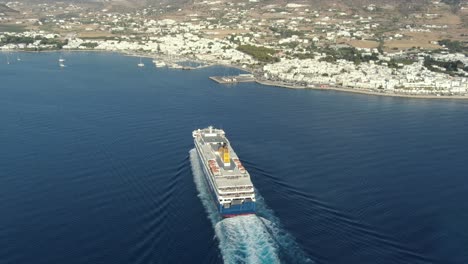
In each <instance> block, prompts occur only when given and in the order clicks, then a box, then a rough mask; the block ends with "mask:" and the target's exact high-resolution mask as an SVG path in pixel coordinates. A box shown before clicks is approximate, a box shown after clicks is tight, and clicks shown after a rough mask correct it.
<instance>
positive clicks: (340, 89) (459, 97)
mask: <svg viewBox="0 0 468 264" xmlns="http://www.w3.org/2000/svg"><path fill="white" fill-rule="evenodd" d="M255 82H256V83H258V84H262V85H266V86H275V87H280V88H288V89H304V90H321V91H338V92H344V93H357V94H365V95H375V96H389V97H400V98H414V99H457V100H467V99H468V96H463V95H440V96H437V95H417V94H395V93H394V94H390V93H380V92H375V91H370V90H364V89H351V88H343V87H327V88H324V87H304V86H298V85H292V84H287V83H280V82H274V81H260V80H255Z"/></svg>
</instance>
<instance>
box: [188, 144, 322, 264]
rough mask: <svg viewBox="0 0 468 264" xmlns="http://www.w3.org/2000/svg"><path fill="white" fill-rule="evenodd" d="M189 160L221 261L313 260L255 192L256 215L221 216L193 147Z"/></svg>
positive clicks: (284, 261) (285, 261)
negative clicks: (217, 244)
mask: <svg viewBox="0 0 468 264" xmlns="http://www.w3.org/2000/svg"><path fill="white" fill-rule="evenodd" d="M190 161H191V165H192V172H193V177H194V181H195V185H196V187H197V190H198V197H199V198H200V200H201V201H202V203H203V205H204V207H205V210H206V211H207V213H208V217H209V219H210V220H211V223H212V224H213V227H214V229H215V233H216V237H217V238H218V240H219V248H220V250H221V254H222V256H223V260H224V263H229V264H231V263H236V264H237V263H239V264H240V263H313V261H311V260H310V259H309V258H308V257H307V256H306V254H305V253H304V252H303V251H302V250H301V249H300V247H299V246H298V245H297V243H296V242H295V241H294V238H293V237H292V236H291V235H289V234H288V233H287V232H286V231H284V230H282V229H281V227H280V225H279V220H278V219H277V218H276V217H275V216H274V215H273V212H272V211H271V210H270V209H268V208H267V207H266V205H265V203H264V202H263V199H262V197H261V196H260V195H259V194H258V192H257V193H256V197H257V211H258V212H257V215H246V216H237V217H233V218H227V219H223V218H222V217H221V216H220V214H219V213H218V211H217V210H216V207H215V205H214V203H213V201H212V198H211V196H210V193H209V189H208V186H207V183H206V181H205V179H204V178H203V170H202V167H201V163H200V160H199V158H198V155H197V152H196V150H195V149H192V150H191V151H190Z"/></svg>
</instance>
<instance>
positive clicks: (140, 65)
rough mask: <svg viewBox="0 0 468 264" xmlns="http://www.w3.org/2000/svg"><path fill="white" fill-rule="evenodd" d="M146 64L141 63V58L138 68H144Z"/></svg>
mask: <svg viewBox="0 0 468 264" xmlns="http://www.w3.org/2000/svg"><path fill="white" fill-rule="evenodd" d="M144 66H145V64H144V63H143V62H141V57H140V63H138V67H144Z"/></svg>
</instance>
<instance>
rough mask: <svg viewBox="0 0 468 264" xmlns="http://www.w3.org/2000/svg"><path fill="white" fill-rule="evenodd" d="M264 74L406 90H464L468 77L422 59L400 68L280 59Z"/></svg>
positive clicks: (308, 84)
mask: <svg viewBox="0 0 468 264" xmlns="http://www.w3.org/2000/svg"><path fill="white" fill-rule="evenodd" d="M263 72H264V78H266V79H269V80H275V81H281V82H286V83H290V84H294V85H302V86H305V87H314V86H325V85H331V86H335V85H336V86H343V87H348V88H355V89H367V90H380V91H383V92H393V93H405V94H434V95H436V94H465V93H467V92H468V78H466V77H452V76H450V75H448V74H444V73H439V72H433V71H430V70H428V69H427V68H426V67H424V65H423V61H422V60H420V61H418V62H415V63H413V64H410V65H404V66H402V67H401V68H389V67H387V66H384V65H379V64H375V63H373V62H370V63H361V64H359V65H355V64H354V63H353V62H350V61H346V60H338V61H337V62H334V63H330V62H326V61H320V57H317V58H314V59H305V60H299V59H289V60H281V61H280V62H277V63H274V64H268V65H265V66H264V67H263Z"/></svg>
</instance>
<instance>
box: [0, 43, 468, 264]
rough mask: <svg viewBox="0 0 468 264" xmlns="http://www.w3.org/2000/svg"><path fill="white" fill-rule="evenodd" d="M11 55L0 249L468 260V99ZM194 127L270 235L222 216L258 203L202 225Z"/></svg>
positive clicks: (211, 257) (132, 61)
mask: <svg viewBox="0 0 468 264" xmlns="http://www.w3.org/2000/svg"><path fill="white" fill-rule="evenodd" d="M15 57H16V55H13V54H10V59H11V58H15ZM20 57H21V59H22V60H21V61H14V60H12V63H11V64H10V65H7V64H6V63H5V61H6V60H5V56H4V53H0V212H2V213H1V217H0V263H1V264H4V263H15V264H16V263H221V262H223V260H231V259H235V260H233V261H236V262H238V263H242V261H246V260H249V261H252V260H253V259H254V260H258V259H260V260H262V259H268V261H270V260H271V261H274V260H275V258H274V257H273V258H254V257H255V256H257V255H255V254H256V253H255V254H253V253H252V252H253V251H248V249H249V248H248V247H247V248H246V249H244V251H242V250H241V251H239V252H235V248H227V249H226V248H223V249H226V250H220V249H219V245H220V242H219V241H220V240H219V239H215V237H216V236H218V237H219V236H223V234H224V235H225V234H233V235H230V236H227V237H226V239H227V240H226V239H225V240H222V241H224V242H226V241H228V242H229V243H228V244H229V245H232V244H235V243H239V241H246V242H245V243H242V244H249V243H250V244H249V245H253V246H252V247H254V246H255V245H256V244H255V243H256V242H259V243H262V246H264V247H260V245H257V246H258V248H259V250H258V251H257V252H259V253H258V254H259V255H260V256H262V254H264V253H265V251H263V250H262V249H263V248H265V250H267V252H271V254H275V256H278V257H279V258H280V261H282V262H298V261H301V260H304V258H299V259H292V258H289V257H288V256H289V255H291V254H288V252H285V251H288V250H291V252H293V254H296V253H297V252H301V253H300V254H302V252H303V253H304V254H305V255H306V256H307V258H308V259H310V260H312V261H313V262H315V263H468V253H467V252H468V248H467V245H468V228H467V224H466V223H468V203H467V201H468V179H467V175H468V165H467V163H466V161H467V160H468V141H467V140H466V134H467V132H468V122H467V116H468V101H451V100H417V99H405V98H389V97H377V96H367V95H358V94H347V93H340V92H332V91H312V90H288V89H282V88H274V87H267V86H262V85H257V84H239V85H233V86H222V85H218V84H216V83H214V82H212V81H210V80H209V79H208V76H211V75H219V74H231V73H236V72H237V70H234V69H226V68H222V67H211V68H206V69H203V70H196V71H178V70H169V69H159V68H158V69H156V68H154V67H153V66H152V65H151V61H150V60H146V59H144V62H145V63H146V67H144V68H138V67H137V66H136V64H137V63H138V62H139V59H138V58H134V57H126V56H122V55H118V54H111V53H86V52H76V53H64V54H63V57H64V58H65V59H66V62H65V63H66V64H67V67H66V68H63V69H60V67H59V66H58V62H57V60H58V58H59V54H58V53H21V54H20ZM208 125H215V126H218V127H222V128H224V129H225V130H226V132H227V134H228V137H229V138H230V140H231V142H232V144H233V147H234V149H235V150H236V151H237V153H238V154H239V156H240V157H241V159H242V160H243V163H244V165H245V167H246V168H247V169H248V170H249V172H250V173H251V175H252V179H253V182H254V184H255V186H256V188H257V190H258V192H259V194H261V197H263V200H264V202H263V203H264V205H265V206H266V207H267V208H266V209H265V211H264V212H268V213H265V215H264V217H263V219H265V222H263V223H272V224H271V225H274V226H273V227H271V229H273V230H276V231H278V233H279V234H281V236H280V238H281V239H285V240H287V241H286V242H284V241H276V240H275V236H273V240H272V241H270V240H269V237H270V236H269V235H266V236H265V237H266V239H258V237H255V238H256V239H252V236H255V232H254V233H253V234H252V232H251V231H252V230H253V229H249V230H247V231H249V232H247V231H246V232H240V231H239V230H240V229H239V228H246V226H248V225H246V224H248V223H250V224H251V225H252V226H254V227H256V228H257V227H258V225H257V224H258V221H259V220H258V219H254V220H252V219H248V220H246V221H244V222H241V223H233V222H223V223H221V224H215V225H213V221H211V219H210V218H209V217H208V216H209V213H207V211H206V208H205V206H204V205H203V203H202V202H201V200H200V197H198V196H203V194H200V191H199V189H197V185H196V181H194V176H196V175H194V173H193V168H192V166H193V163H192V160H191V157H190V154H189V151H190V150H191V149H192V148H193V142H192V138H191V131H192V130H193V129H195V128H199V127H206V126H208ZM260 221H262V220H260ZM262 230H263V229H262ZM260 231H261V230H260ZM260 231H259V232H260ZM270 231H271V230H270ZM235 235H237V236H239V237H240V238H242V239H243V240H229V239H232V237H233V236H235ZM260 238H261V237H260ZM222 244H223V243H221V245H222ZM296 246H297V247H299V249H298V248H297V247H296ZM239 247H241V246H239ZM268 250H273V251H268ZM232 252H235V254H234V256H235V257H233V258H231V257H232V255H229V256H227V254H232ZM238 253H239V254H238ZM297 254H299V253H297ZM267 255H268V254H267ZM239 256H240V257H241V258H240V259H239ZM242 256H245V257H246V259H242Z"/></svg>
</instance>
